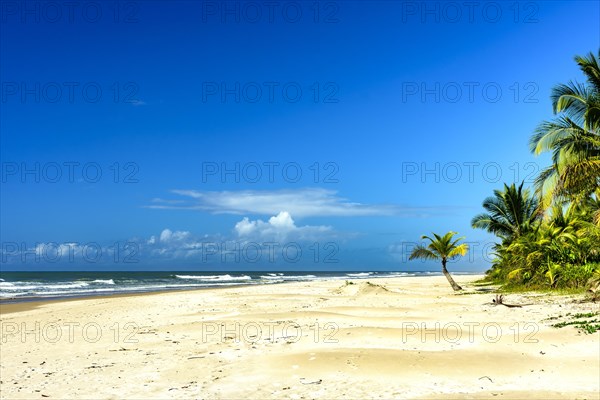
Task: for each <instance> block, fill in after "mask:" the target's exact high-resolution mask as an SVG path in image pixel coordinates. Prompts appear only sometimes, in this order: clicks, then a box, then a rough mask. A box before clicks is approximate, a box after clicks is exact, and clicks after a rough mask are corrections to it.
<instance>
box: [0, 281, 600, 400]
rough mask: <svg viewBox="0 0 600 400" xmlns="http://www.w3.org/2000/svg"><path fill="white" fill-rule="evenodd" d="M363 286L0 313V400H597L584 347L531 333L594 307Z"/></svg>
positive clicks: (304, 286) (261, 289)
mask: <svg viewBox="0 0 600 400" xmlns="http://www.w3.org/2000/svg"><path fill="white" fill-rule="evenodd" d="M476 278H478V277H473V276H458V277H456V279H457V281H458V282H459V283H460V284H466V289H467V290H466V291H473V290H475V289H477V288H476V287H474V286H472V285H469V284H468V282H469V281H472V280H474V279H476ZM369 281H370V282H373V283H376V284H378V285H383V286H384V287H385V288H386V289H387V290H386V289H384V288H381V287H375V286H370V285H367V284H366V281H364V280H354V281H353V282H355V285H349V286H345V285H344V281H339V280H336V281H317V282H301V283H286V284H281V285H270V286H251V287H243V288H229V289H216V290H198V291H191V292H171V293H161V294H148V295H141V296H126V297H104V298H94V299H84V300H74V301H61V302H48V303H43V304H38V305H36V307H35V308H31V305H26V304H18V305H9V304H3V305H1V306H0V314H1V315H0V323H1V324H2V326H1V331H2V338H1V339H2V344H1V346H0V360H1V367H0V397H1V398H2V399H13V398H18V399H22V398H34V399H35V398H42V396H44V397H49V398H55V399H63V398H87V399H99V398H114V399H121V398H151V399H152V398H154V399H157V398H160V399H166V398H186V399H191V398H207V399H214V398H236V399H238V398H239V399H250V398H252V399H259V398H261V399H262V398H292V399H301V398H307V399H308V398H327V399H330V398H402V399H404V398H494V399H498V398H504V399H506V398H511V399H513V398H538V399H554V398H568V399H575V398H581V399H598V398H599V394H598V393H599V392H600V333H598V332H596V333H594V334H584V333H579V332H578V331H577V329H576V328H574V327H572V326H567V327H564V328H560V329H557V328H553V327H551V326H550V325H551V324H552V323H555V322H556V321H555V320H553V321H547V320H545V319H546V318H549V317H551V316H558V315H565V314H566V313H568V312H571V313H578V312H590V311H598V310H599V306H598V304H593V303H584V304H578V303H574V302H573V298H572V297H567V296H549V295H544V294H540V295H531V296H524V295H508V296H507V298H506V302H513V303H534V304H533V305H529V306H525V307H522V308H507V307H504V306H494V305H492V304H491V300H492V298H493V297H494V295H493V294H492V293H483V294H470V295H455V294H454V293H453V292H452V290H451V288H450V286H449V285H448V283H447V281H446V280H445V278H444V277H417V278H409V277H407V278H391V279H370V280H369ZM36 324H37V325H36ZM86 324H87V325H86ZM423 328H425V329H423ZM25 330H28V332H25V333H24V331H25ZM128 335H129V337H128Z"/></svg>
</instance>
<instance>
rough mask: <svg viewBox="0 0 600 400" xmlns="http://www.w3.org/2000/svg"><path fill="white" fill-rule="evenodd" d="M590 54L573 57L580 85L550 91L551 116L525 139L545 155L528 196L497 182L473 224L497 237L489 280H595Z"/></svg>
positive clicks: (599, 260)
mask: <svg viewBox="0 0 600 400" xmlns="http://www.w3.org/2000/svg"><path fill="white" fill-rule="evenodd" d="M598 59H600V52H599V53H598V57H596V56H595V55H594V54H593V53H590V54H588V55H587V56H584V57H581V56H577V57H575V61H576V63H577V64H578V66H579V68H580V69H581V71H582V72H583V73H584V75H585V77H586V80H587V82H586V83H577V82H569V83H568V84H561V85H558V86H556V87H554V88H553V89H552V96H551V98H552V106H553V108H554V113H555V115H556V117H555V118H554V119H553V120H551V121H544V122H542V123H541V124H540V125H539V126H538V127H537V129H536V130H535V132H534V134H533V135H532V137H531V140H530V149H531V151H532V153H533V154H535V155H539V154H542V153H546V152H549V153H551V154H552V164H551V165H550V166H548V167H547V168H545V169H543V170H542V171H541V173H540V174H539V176H538V177H537V179H536V181H535V184H534V192H533V193H532V192H530V190H528V189H524V188H523V184H521V185H519V186H518V187H517V186H516V185H515V184H512V185H510V186H508V185H506V184H505V185H504V188H503V189H502V190H496V191H495V192H494V196H492V197H489V198H487V199H485V201H484V202H483V208H484V209H485V212H484V213H482V214H480V215H477V216H476V217H475V218H473V220H472V225H473V227H474V228H481V229H485V230H487V231H488V232H491V233H493V234H494V235H496V236H497V237H498V238H499V239H500V243H499V244H497V246H496V248H495V252H496V261H495V263H494V265H493V266H492V269H491V270H490V271H489V276H490V278H492V279H493V280H496V281H500V282H504V283H515V284H525V285H528V286H542V285H546V286H550V287H577V286H583V285H585V284H586V282H588V280H589V279H590V278H592V277H593V276H594V275H596V276H600V68H599V66H598Z"/></svg>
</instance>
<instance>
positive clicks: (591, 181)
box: [529, 52, 600, 209]
mask: <svg viewBox="0 0 600 400" xmlns="http://www.w3.org/2000/svg"><path fill="white" fill-rule="evenodd" d="M598 58H600V52H599V54H598ZM598 58H597V57H596V56H595V55H594V54H593V53H589V54H588V55H587V56H577V57H575V61H576V63H577V64H578V65H579V68H580V69H581V71H582V72H583V74H584V75H585V77H586V80H587V84H581V83H577V82H569V83H568V84H561V85H557V86H556V87H554V88H553V89H552V94H551V98H552V106H553V109H554V113H555V114H562V115H560V116H559V117H558V118H556V119H554V120H552V121H545V122H543V123H542V124H540V125H539V126H538V127H537V129H536V130H535V132H534V134H533V136H532V137H531V139H530V143H529V145H530V150H531V151H532V153H534V154H535V155H539V154H541V153H544V152H552V165H551V166H550V167H548V168H546V169H544V170H543V171H542V172H541V174H540V175H539V177H538V179H537V180H536V192H537V194H538V195H539V197H540V199H541V205H542V208H543V209H547V208H548V207H550V206H551V203H552V202H553V201H556V202H559V203H561V202H566V201H570V200H571V201H573V200H574V201H581V200H582V199H585V198H586V197H587V196H589V195H590V194H591V193H592V192H593V191H594V190H595V189H596V188H597V187H598V186H600V67H599V65H598Z"/></svg>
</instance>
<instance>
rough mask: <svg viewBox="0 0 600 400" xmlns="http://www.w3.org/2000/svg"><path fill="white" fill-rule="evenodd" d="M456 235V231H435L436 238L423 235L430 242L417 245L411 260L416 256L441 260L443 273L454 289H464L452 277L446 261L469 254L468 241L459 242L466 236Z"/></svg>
mask: <svg viewBox="0 0 600 400" xmlns="http://www.w3.org/2000/svg"><path fill="white" fill-rule="evenodd" d="M454 235H456V232H448V233H446V234H445V235H444V236H440V235H437V234H435V233H434V234H433V236H434V237H435V239H432V238H431V237H429V236H426V235H424V236H421V239H427V240H429V242H430V243H429V244H428V245H427V247H425V246H424V245H418V246H417V247H415V248H414V249H413V251H412V253H411V254H410V257H409V260H414V259H415V258H421V259H424V260H441V261H442V272H443V274H444V275H445V276H446V279H448V282H450V285H451V286H452V289H454V290H456V291H458V290H462V288H461V287H460V286H459V285H458V284H457V283H456V282H455V281H454V279H452V276H451V275H450V273H449V272H448V270H447V269H446V263H447V262H448V260H451V259H454V258H456V257H458V256H464V255H465V254H467V251H468V250H469V246H468V245H467V244H466V243H461V244H458V242H460V241H461V240H463V239H464V237H460V238H458V239H456V240H454Z"/></svg>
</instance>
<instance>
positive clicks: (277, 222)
mask: <svg viewBox="0 0 600 400" xmlns="http://www.w3.org/2000/svg"><path fill="white" fill-rule="evenodd" d="M234 230H235V232H236V233H237V235H238V237H240V238H246V239H255V240H265V239H269V240H283V239H294V240H296V239H297V240H316V239H318V238H319V237H322V236H323V235H324V234H332V233H333V230H332V228H331V227H330V226H324V225H319V226H311V225H304V226H297V225H296V223H295V222H294V220H293V219H292V216H291V215H290V213H289V212H287V211H282V212H280V213H279V214H277V215H276V216H273V217H271V218H269V220H268V221H267V222H265V221H263V220H260V219H257V220H255V221H252V220H250V219H248V217H244V219H242V220H241V221H240V222H238V223H237V224H235V228H234Z"/></svg>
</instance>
